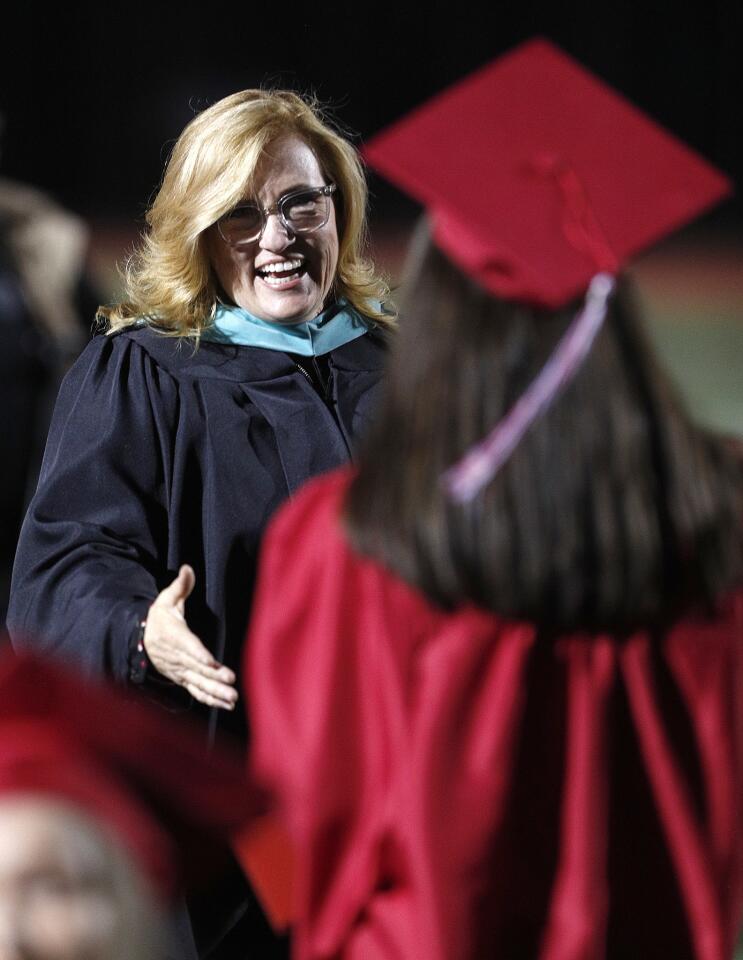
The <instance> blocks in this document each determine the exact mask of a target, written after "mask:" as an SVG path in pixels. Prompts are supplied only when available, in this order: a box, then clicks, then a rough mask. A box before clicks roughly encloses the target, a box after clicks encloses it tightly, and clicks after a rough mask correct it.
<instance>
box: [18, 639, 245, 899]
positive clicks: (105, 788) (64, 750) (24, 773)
mask: <svg viewBox="0 0 743 960" xmlns="http://www.w3.org/2000/svg"><path fill="white" fill-rule="evenodd" d="M8 793H39V794H44V795H47V796H49V795H51V796H54V797H58V798H59V799H61V800H63V801H67V802H69V803H70V804H72V805H74V806H77V807H78V808H82V809H83V810H84V811H85V812H87V813H89V814H90V815H92V816H93V817H94V818H95V819H96V820H97V822H98V823H99V824H100V825H101V826H102V827H103V828H104V829H108V831H109V832H110V833H112V834H113V835H114V836H115V837H116V838H117V839H118V841H119V842H120V843H121V844H122V845H123V846H124V847H125V848H126V849H128V850H129V852H130V854H132V855H133V857H134V859H135V861H137V862H138V863H139V864H140V866H141V868H142V869H143V871H144V872H145V874H146V875H148V876H150V878H151V879H152V880H153V882H154V883H155V885H156V886H157V887H159V888H160V890H161V891H162V892H163V893H164V894H168V893H172V892H174V890H175V881H176V877H179V878H180V880H181V881H182V882H184V883H186V884H193V883H195V882H197V881H201V880H202V879H203V877H202V874H203V872H204V871H206V872H207V873H208V870H209V868H210V866H211V865H212V864H216V863H217V862H218V861H219V858H220V856H221V855H222V853H223V852H225V851H226V850H227V845H228V841H229V838H230V836H231V835H232V834H233V833H234V832H235V831H236V830H237V829H238V828H239V827H241V826H242V825H243V824H245V823H246V821H247V820H248V819H249V818H250V817H251V816H252V815H253V814H254V813H256V812H257V809H258V799H257V794H256V793H255V792H254V791H251V790H250V789H249V787H248V784H247V782H246V776H245V764H244V759H243V758H242V756H241V755H239V754H238V753H237V752H236V753H235V754H234V755H233V754H232V753H231V752H229V751H225V750H224V749H220V750H212V751H209V752H207V750H206V745H205V743H204V742H203V737H201V736H199V735H198V734H197V733H196V731H195V730H193V729H191V728H190V726H189V725H184V724H182V723H179V722H176V721H175V720H174V719H173V718H171V717H168V716H167V715H162V714H161V712H160V711H157V710H155V709H153V708H152V707H149V706H148V705H146V704H140V703H135V702H132V701H130V700H128V699H125V698H124V696H123V695H122V693H121V692H120V691H119V690H117V689H115V688H113V687H111V686H109V685H103V684H100V685H98V684H94V683H93V682H92V681H89V680H86V679H83V678H80V677H79V676H77V675H75V674H72V673H71V672H68V671H67V670H65V669H62V668H61V667H60V666H58V665H51V664H49V663H48V662H46V661H41V660H39V659H37V658H35V657H33V656H30V655H22V656H20V657H15V656H13V655H12V654H10V653H9V652H8V653H6V654H4V655H3V656H2V657H0V795H2V794H8Z"/></svg>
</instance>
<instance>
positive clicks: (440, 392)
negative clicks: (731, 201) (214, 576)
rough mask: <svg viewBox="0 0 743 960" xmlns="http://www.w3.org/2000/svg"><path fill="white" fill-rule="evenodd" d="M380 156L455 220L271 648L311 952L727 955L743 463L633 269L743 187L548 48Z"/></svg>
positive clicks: (741, 677)
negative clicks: (629, 266)
mask: <svg viewBox="0 0 743 960" xmlns="http://www.w3.org/2000/svg"><path fill="white" fill-rule="evenodd" d="M463 144H468V149H466V150H465V149H463ZM365 152H366V156H367V159H368V160H369V162H370V163H371V164H372V166H374V167H375V168H376V169H377V170H379V171H380V172H382V173H383V174H385V175H386V176H388V177H389V178H390V179H392V180H393V181H394V182H395V183H396V184H397V185H398V186H401V187H402V188H403V189H404V190H406V192H408V193H409V194H411V195H412V196H413V197H414V198H415V199H417V200H419V201H422V202H424V203H425V205H426V209H427V215H428V222H427V225H426V226H424V227H423V228H421V230H420V231H419V234H418V235H417V237H416V239H415V242H414V245H413V249H412V252H411V260H410V264H409V269H408V273H407V276H406V278H405V281H404V284H403V290H402V292H401V301H402V303H401V323H400V333H399V337H398V340H397V342H396V344H395V348H394V352H393V356H392V357H391V362H390V369H389V371H388V374H387V379H386V382H385V389H384V392H383V397H382V400H381V402H380V410H379V416H378V419H377V421H376V423H375V425H374V427H373V428H372V431H371V433H370V436H369V437H368V439H367V442H366V444H365V445H364V448H363V450H362V452H361V455H360V458H359V464H358V468H357V469H355V470H352V469H349V468H346V469H343V470H341V471H337V472H335V473H334V474H332V475H330V476H328V477H326V478H322V479H320V480H318V481H315V482H313V483H311V484H309V485H308V486H307V488H306V489H305V490H304V491H302V493H301V494H300V495H299V496H298V497H297V498H296V499H295V500H294V501H293V502H292V503H291V504H289V505H287V506H286V507H285V508H283V509H282V511H281V512H280V513H279V515H278V516H277V518H275V520H274V522H273V524H272V527H271V529H270V530H269V532H268V534H267V537H266V539H265V541H264V547H263V556H262V562H261V569H260V575H259V580H258V586H257V593H256V600H255V605H254V613H253V619H252V621H251V630H250V634H249V639H248V643H247V644H246V665H245V677H246V681H247V695H246V705H247V708H248V710H249V711H250V724H251V730H252V733H253V741H252V765H253V768H254V770H255V771H256V772H257V774H258V776H259V778H260V779H261V780H262V782H263V783H264V784H266V785H267V787H268V789H269V790H270V791H271V792H272V794H273V796H274V799H275V801H276V802H277V803H278V805H279V809H280V810H281V811H282V815H283V817H284V818H285V822H286V825H287V827H288V829H289V831H290V834H291V837H292V840H293V843H294V847H295V850H296V877H295V902H294V913H295V917H296V953H295V956H296V957H297V958H298V960H310V958H313V960H319V958H328V957H333V958H341V957H344V958H346V957H347V958H362V957H363V958H364V960H375V958H385V960H392V958H397V957H425V958H426V960H444V958H446V960H465V958H473V960H474V958H481V957H503V958H508V960H526V958H529V960H605V958H622V960H629V958H632V960H639V958H654V960H655V958H660V957H664V958H665V957H668V958H671V957H673V958H674V960H681V958H692V957H693V958H698V960H723V958H726V960H729V958H730V957H731V955H732V951H733V945H734V942H735V936H736V931H737V929H738V926H739V923H740V919H741V908H742V907H743V840H742V837H741V829H740V823H741V801H742V800H743V795H742V790H743V646H742V645H743V551H742V543H741V506H742V505H743V480H742V479H741V474H740V465H739V462H738V461H737V460H735V459H734V458H733V456H732V455H731V452H730V450H729V447H728V445H727V444H726V443H725V442H724V441H723V440H722V439H721V438H718V437H717V436H715V435H712V434H711V433H708V432H707V431H705V430H703V429H700V428H699V427H697V426H696V425H695V424H694V423H693V422H692V421H691V420H690V418H689V417H688V416H687V414H686V413H685V411H684V409H683V408H682V406H681V404H680V403H679V402H678V400H677V398H676V396H675V394H674V391H673V389H672V388H671V386H670V385H669V383H668V381H667V379H666V377H665V375H664V374H663V372H662V370H661V369H660V368H659V366H658V364H657V363H656V361H655V359H654V358H653V356H652V353H651V351H650V349H649V347H648V344H647V343H646V341H645V339H644V337H643V336H642V333H641V330H640V327H639V324H638V320H637V317H636V311H635V309H634V305H633V301H632V296H631V290H630V289H629V288H628V286H627V281H626V279H624V277H623V276H622V270H623V267H624V266H625V265H626V263H627V261H628V260H629V259H630V258H631V257H632V256H633V255H635V254H636V253H638V252H640V251H641V250H643V249H644V248H646V247H647V246H648V244H650V243H652V242H654V241H656V240H658V239H661V238H662V237H663V236H664V235H666V234H667V233H669V232H670V231H672V230H673V229H675V228H676V227H678V226H680V225H682V224H683V223H685V222H686V221H688V220H690V219H691V218H692V217H694V216H696V215H697V214H698V213H700V212H701V211H703V210H705V209H706V208H707V207H709V206H710V205H712V204H714V203H716V202H717V201H719V200H720V199H722V198H723V197H724V196H726V195H727V193H728V192H729V190H730V183H729V181H728V180H727V179H726V178H725V177H724V176H722V175H721V174H720V173H718V172H717V171H716V170H714V169H713V168H712V167H710V166H709V165H708V164H706V163H705V162H704V161H703V160H702V159H701V158H699V157H698V156H697V155H695V154H694V153H693V152H692V151H690V150H688V149H687V148H685V147H684V146H683V145H682V144H680V143H679V142H678V141H677V140H675V139H674V138H673V137H671V136H670V135H669V134H667V133H666V132H665V131H663V130H661V129H660V128H658V127H657V125H655V124H654V123H653V122H651V121H650V120H649V119H647V118H645V117H644V116H643V115H641V114H640V113H639V112H638V111H637V110H636V109H635V108H634V107H632V106H631V105H629V104H627V103H626V102H625V101H624V100H623V99H622V98H621V97H619V96H618V95H616V94H615V93H614V92H612V91H611V90H609V89H608V88H607V87H605V86H604V85H603V84H602V83H601V82H600V81H598V80H597V79H596V78H594V77H593V76H591V75H590V74H589V73H587V72H586V71H585V70H584V69H583V68H581V67H580V65H578V64H576V63H574V62H573V61H572V60H570V58H568V57H567V56H566V55H564V54H563V53H562V52H561V51H559V50H557V49H556V48H555V47H553V46H552V45H551V44H549V43H547V42H545V41H532V42H529V43H527V44H525V45H523V46H522V47H519V48H517V49H516V50H514V51H512V52H511V53H510V54H508V55H506V56H504V57H503V58H502V59H500V60H499V61H496V62H495V63H494V64H492V65H491V66H489V67H487V68H484V69H483V70H481V71H480V72H478V73H476V74H474V75H473V76H472V77H470V78H468V79H466V80H465V81H463V82H462V83H461V84H459V85H457V86H456V87H454V88H452V89H450V90H448V91H445V92H444V93H443V94H441V95H440V96H439V97H437V98H435V99H434V100H433V101H431V102H430V103H428V104H426V105H424V106H423V107H422V108H419V109H418V110H417V111H415V112H414V113H413V114H412V115H411V116H410V117H407V118H405V119H403V120H402V121H400V122H399V123H398V124H397V125H394V126H393V127H392V128H391V129H390V130H388V131H386V132H384V133H382V134H381V135H379V136H378V137H377V138H375V139H374V140H372V142H371V143H370V144H369V145H368V146H367V148H366V151H365ZM279 579H280V580H281V584H282V591H281V597H282V602H281V604H276V603H274V591H275V583H276V582H277V580H279Z"/></svg>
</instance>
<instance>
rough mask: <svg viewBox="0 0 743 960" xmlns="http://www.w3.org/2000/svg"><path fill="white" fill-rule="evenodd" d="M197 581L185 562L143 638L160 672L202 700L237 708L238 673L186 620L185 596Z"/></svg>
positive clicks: (149, 620)
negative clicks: (209, 647) (210, 649)
mask: <svg viewBox="0 0 743 960" xmlns="http://www.w3.org/2000/svg"><path fill="white" fill-rule="evenodd" d="M194 583H195V576H194V572H193V570H192V568H191V567H189V566H188V565H184V566H182V567H181V569H180V570H179V572H178V576H177V577H176V578H175V580H173V582H172V583H171V584H170V585H169V586H168V587H166V588H165V589H164V590H163V591H161V593H160V594H159V595H158V597H157V599H156V600H155V602H154V603H153V604H152V606H151V607H150V610H149V613H148V614H147V622H146V626H145V631H144V637H143V640H142V642H143V644H144V648H145V650H146V652H147V656H148V657H149V658H150V661H151V662H152V665H153V666H154V667H155V669H156V670H157V671H158V673H160V674H162V675H163V676H164V677H167V678H168V679H169V680H171V681H172V682H173V683H177V684H179V685H180V686H182V687H185V688H186V689H187V690H188V692H189V693H190V694H191V696H192V697H194V698H195V699H196V700H199V701H200V702H201V703H205V704H207V705H208V706H214V707H220V708H221V709H224V710H233V709H234V707H235V704H236V702H237V699H238V697H237V691H236V690H235V687H234V684H235V682H236V679H237V678H236V677H235V674H234V673H233V671H232V670H230V668H229V667H226V666H223V665H222V664H220V663H219V662H218V661H217V660H216V659H215V658H214V656H213V655H212V654H211V653H210V651H209V650H208V649H207V648H206V647H205V646H204V644H203V643H202V642H201V640H200V639H199V638H198V637H197V636H196V634H194V633H192V632H191V630H189V628H188V624H187V623H186V620H185V616H184V609H185V600H186V598H187V597H188V595H189V594H190V593H191V591H192V590H193V587H194Z"/></svg>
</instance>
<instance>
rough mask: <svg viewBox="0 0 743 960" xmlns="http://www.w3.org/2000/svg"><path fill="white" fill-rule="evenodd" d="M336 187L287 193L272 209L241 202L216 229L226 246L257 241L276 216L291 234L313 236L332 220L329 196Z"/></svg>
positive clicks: (330, 184) (333, 185) (330, 185)
mask: <svg viewBox="0 0 743 960" xmlns="http://www.w3.org/2000/svg"><path fill="white" fill-rule="evenodd" d="M335 189H336V187H335V184H334V183H329V184H327V185H326V186H324V187H313V188H312V189H311V190H296V191H295V192H294V193H285V194H284V196H283V197H279V199H278V200H277V201H276V203H274V204H273V205H272V206H270V207H260V206H258V204H257V203H241V204H239V205H238V206H237V207H235V208H234V210H230V212H229V213H226V214H225V215H224V216H223V217H222V218H221V219H220V220H218V221H217V229H218V230H219V234H220V236H221V237H222V239H223V240H224V241H225V243H229V244H230V246H233V247H235V246H238V245H239V244H241V243H251V242H252V241H254V240H257V239H258V238H259V237H260V236H261V235H262V234H263V231H264V230H265V229H266V223H267V222H268V218H269V217H270V216H271V214H272V213H275V214H276V215H277V216H278V218H279V220H280V221H281V223H282V225H283V227H284V229H285V230H286V231H287V232H288V233H292V234H294V233H314V231H315V230H319V229H320V228H321V227H324V226H325V224H326V223H327V222H328V220H329V219H330V196H331V194H333V193H334V192H335Z"/></svg>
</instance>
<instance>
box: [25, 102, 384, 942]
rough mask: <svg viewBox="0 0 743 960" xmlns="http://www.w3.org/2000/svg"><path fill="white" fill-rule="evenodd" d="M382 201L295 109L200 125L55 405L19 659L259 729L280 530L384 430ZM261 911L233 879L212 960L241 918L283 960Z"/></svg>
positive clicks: (213, 938) (315, 119)
mask: <svg viewBox="0 0 743 960" xmlns="http://www.w3.org/2000/svg"><path fill="white" fill-rule="evenodd" d="M366 200H367V190H366V182H365V179H364V174H363V170H362V166H361V163H360V160H359V157H358V155H357V152H356V150H355V148H354V147H353V146H352V145H351V144H350V143H349V141H348V140H346V139H345V138H344V137H343V136H341V135H340V134H339V133H337V132H336V130H335V129H333V128H332V127H331V126H330V125H329V124H328V123H326V122H325V121H324V120H323V119H322V118H321V116H320V114H319V111H318V109H317V108H316V107H315V106H314V105H313V104H312V103H311V102H309V101H308V100H305V99H303V98H302V97H300V96H299V95H297V94H295V93H292V92H289V91H273V92H272V91H263V90H244V91H241V92H239V93H235V94H233V95H231V96H228V97H226V98H225V99H223V100H220V101H219V102H218V103H215V104H214V105H212V106H211V107H209V108H208V109H206V110H204V111H203V112H202V113H200V114H199V115H197V116H196V117H195V118H194V119H193V120H192V121H191V122H190V123H189V124H188V125H187V127H186V128H185V129H184V131H183V133H182V134H181V136H180V137H179V139H178V141H177V142H176V144H175V146H174V148H173V151H172V153H171V156H170V159H169V161H168V164H167V168H166V170H165V174H164V177H163V181H162V185H161V187H160V189H159V192H158V194H157V197H156V198H155V200H154V203H153V204H152V207H151V209H150V211H149V213H148V216H147V222H148V228H149V229H148V231H147V233H146V235H145V237H144V238H143V240H142V243H141V245H140V248H139V250H138V252H137V253H136V254H135V256H134V258H133V259H132V260H131V262H130V263H129V265H128V269H127V274H126V291H127V299H126V300H125V301H124V302H122V303H120V304H118V305H116V306H114V307H110V308H107V309H105V310H103V311H102V315H103V316H104V317H105V319H106V321H107V324H108V326H107V332H106V335H105V336H98V337H96V338H94V340H93V341H92V343H90V344H89V345H88V347H87V348H86V349H85V351H84V352H83V354H82V356H81V357H80V359H79V360H78V362H77V363H76V364H75V365H74V366H73V368H72V370H71V371H70V373H69V374H68V376H67V377H66V379H65V381H64V384H63V386H62V389H61V391H60V394H59V398H58V400H57V404H56V408H55V413H54V418H53V422H52V426H51V430H50V434H49V439H48V442H47V448H46V453H45V457H44V462H43V466H42V470H41V476H40V480H39V485H38V489H37V491H36V493H35V495H34V497H33V500H32V502H31V504H30V507H29V511H28V514H27V517H26V520H25V523H24V526H23V529H22V533H21V537H20V541H19V546H18V552H17V556H16V562H15V567H14V573H13V585H12V597H11V604H10V610H9V615H8V626H9V630H10V633H11V636H12V639H13V642H14V644H15V645H16V647H18V648H23V647H26V646H31V647H33V648H34V649H36V650H39V651H47V652H48V653H49V654H50V655H54V656H57V657H62V658H64V659H65V660H66V661H67V662H68V663H70V664H74V665H76V666H77V667H78V668H79V669H81V670H84V671H85V672H88V673H92V674H97V675H104V676H110V677H113V678H115V679H116V680H117V681H119V682H120V683H123V684H125V685H127V686H129V687H134V688H139V689H140V690H142V691H143V692H144V693H145V694H146V695H148V696H151V697H153V698H155V699H158V700H160V701H162V702H164V703H165V704H166V705H167V706H168V707H169V708H170V709H174V710H189V711H191V712H192V713H193V714H195V715H197V716H198V717H200V718H201V719H202V721H203V722H204V726H205V730H207V729H208V732H209V735H210V736H214V733H215V731H216V730H217V729H219V731H220V732H222V733H228V734H231V735H233V736H236V737H238V738H244V737H245V725H244V721H245V717H244V712H243V711H242V710H237V711H235V710H234V707H235V703H236V700H237V688H236V674H237V671H238V665H239V662H240V651H241V647H242V641H243V637H244V634H245V628H246V624H247V620H248V614H249V610H250V605H251V593H252V591H251V585H250V584H251V581H252V578H253V572H254V569H255V565H256V556H257V550H258V544H259V542H260V539H261V536H262V533H263V529H264V527H265V524H266V523H267V521H268V519H269V517H270V516H271V514H272V513H273V511H274V510H275V509H276V508H277V507H278V505H279V504H280V503H281V502H282V501H283V500H285V499H286V498H287V497H288V496H290V494H292V493H293V492H295V491H296V490H297V489H298V488H299V487H300V486H301V484H302V483H304V482H305V481H306V480H307V479H309V478H310V477H312V476H314V475H316V474H318V473H321V472H322V471H324V470H329V469H330V468H333V467H337V466H339V465H341V464H343V463H345V462H346V461H347V460H348V459H349V457H350V455H351V451H352V449H353V447H354V444H355V440H356V438H357V436H358V435H359V434H360V433H361V432H362V431H363V429H364V427H365V426H366V424H367V422H368V421H369V419H370V417H371V414H372V408H373V405H374V399H375V394H376V388H377V383H378V380H379V377H380V372H381V366H382V358H383V354H384V349H385V347H384V343H385V329H386V328H389V327H390V325H391V319H390V317H389V316H388V315H387V313H385V310H384V307H383V304H382V301H383V300H385V299H386V296H387V289H386V287H385V285H384V283H383V282H382V281H381V280H380V278H379V277H378V276H376V274H375V273H374V270H373V268H372V265H371V264H370V262H369V261H368V260H367V259H365V256H364V252H363V244H364V238H365V218H366ZM276 586H277V596H280V592H281V585H280V584H277V585H276ZM187 599H188V607H187V609H186V600H187ZM245 896H247V894H246V893H245V891H244V889H243V885H242V882H241V879H240V877H239V875H238V874H237V873H236V874H235V875H233V876H232V877H231V878H225V883H224V884H223V886H221V887H220V886H218V885H217V884H215V887H214V897H213V903H212V905H211V906H210V907H209V906H206V905H205V906H204V909H203V911H202V920H203V921H204V924H205V930H204V931H203V933H198V932H197V936H198V939H199V943H200V944H203V950H204V951H208V952H209V955H210V956H214V957H217V956H223V955H224V956H231V955H232V954H231V953H229V952H226V953H224V954H222V953H219V952H214V951H215V950H218V949H219V948H217V947H215V946H214V945H215V944H216V943H217V942H218V941H219V938H220V936H221V933H220V931H221V930H224V931H225V935H226V931H228V930H231V931H232V933H231V935H232V936H233V938H237V936H238V935H237V932H236V929H235V926H236V924H237V923H238V921H239V922H240V923H243V924H244V925H245V928H246V933H245V939H244V944H245V945H246V946H252V947H253V948H255V949H256V950H257V949H258V947H259V943H263V941H264V940H265V945H264V949H265V950H266V951H268V952H266V953H265V956H273V954H272V953H270V942H271V941H272V936H271V934H270V931H268V929H267V928H266V925H265V921H263V919H262V917H260V916H259V915H256V917H255V919H254V921H253V920H251V915H250V911H249V912H248V913H247V914H246V913H245V910H244V902H245V901H244V897H245ZM195 922H196V921H195ZM253 922H254V924H255V930H251V929H250V928H251V923H253ZM198 925H200V924H198ZM276 949H277V950H279V947H278V946H277V948H276ZM225 950H227V948H226V947H225ZM282 950H283V948H282ZM282 950H279V955H281V952H282Z"/></svg>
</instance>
